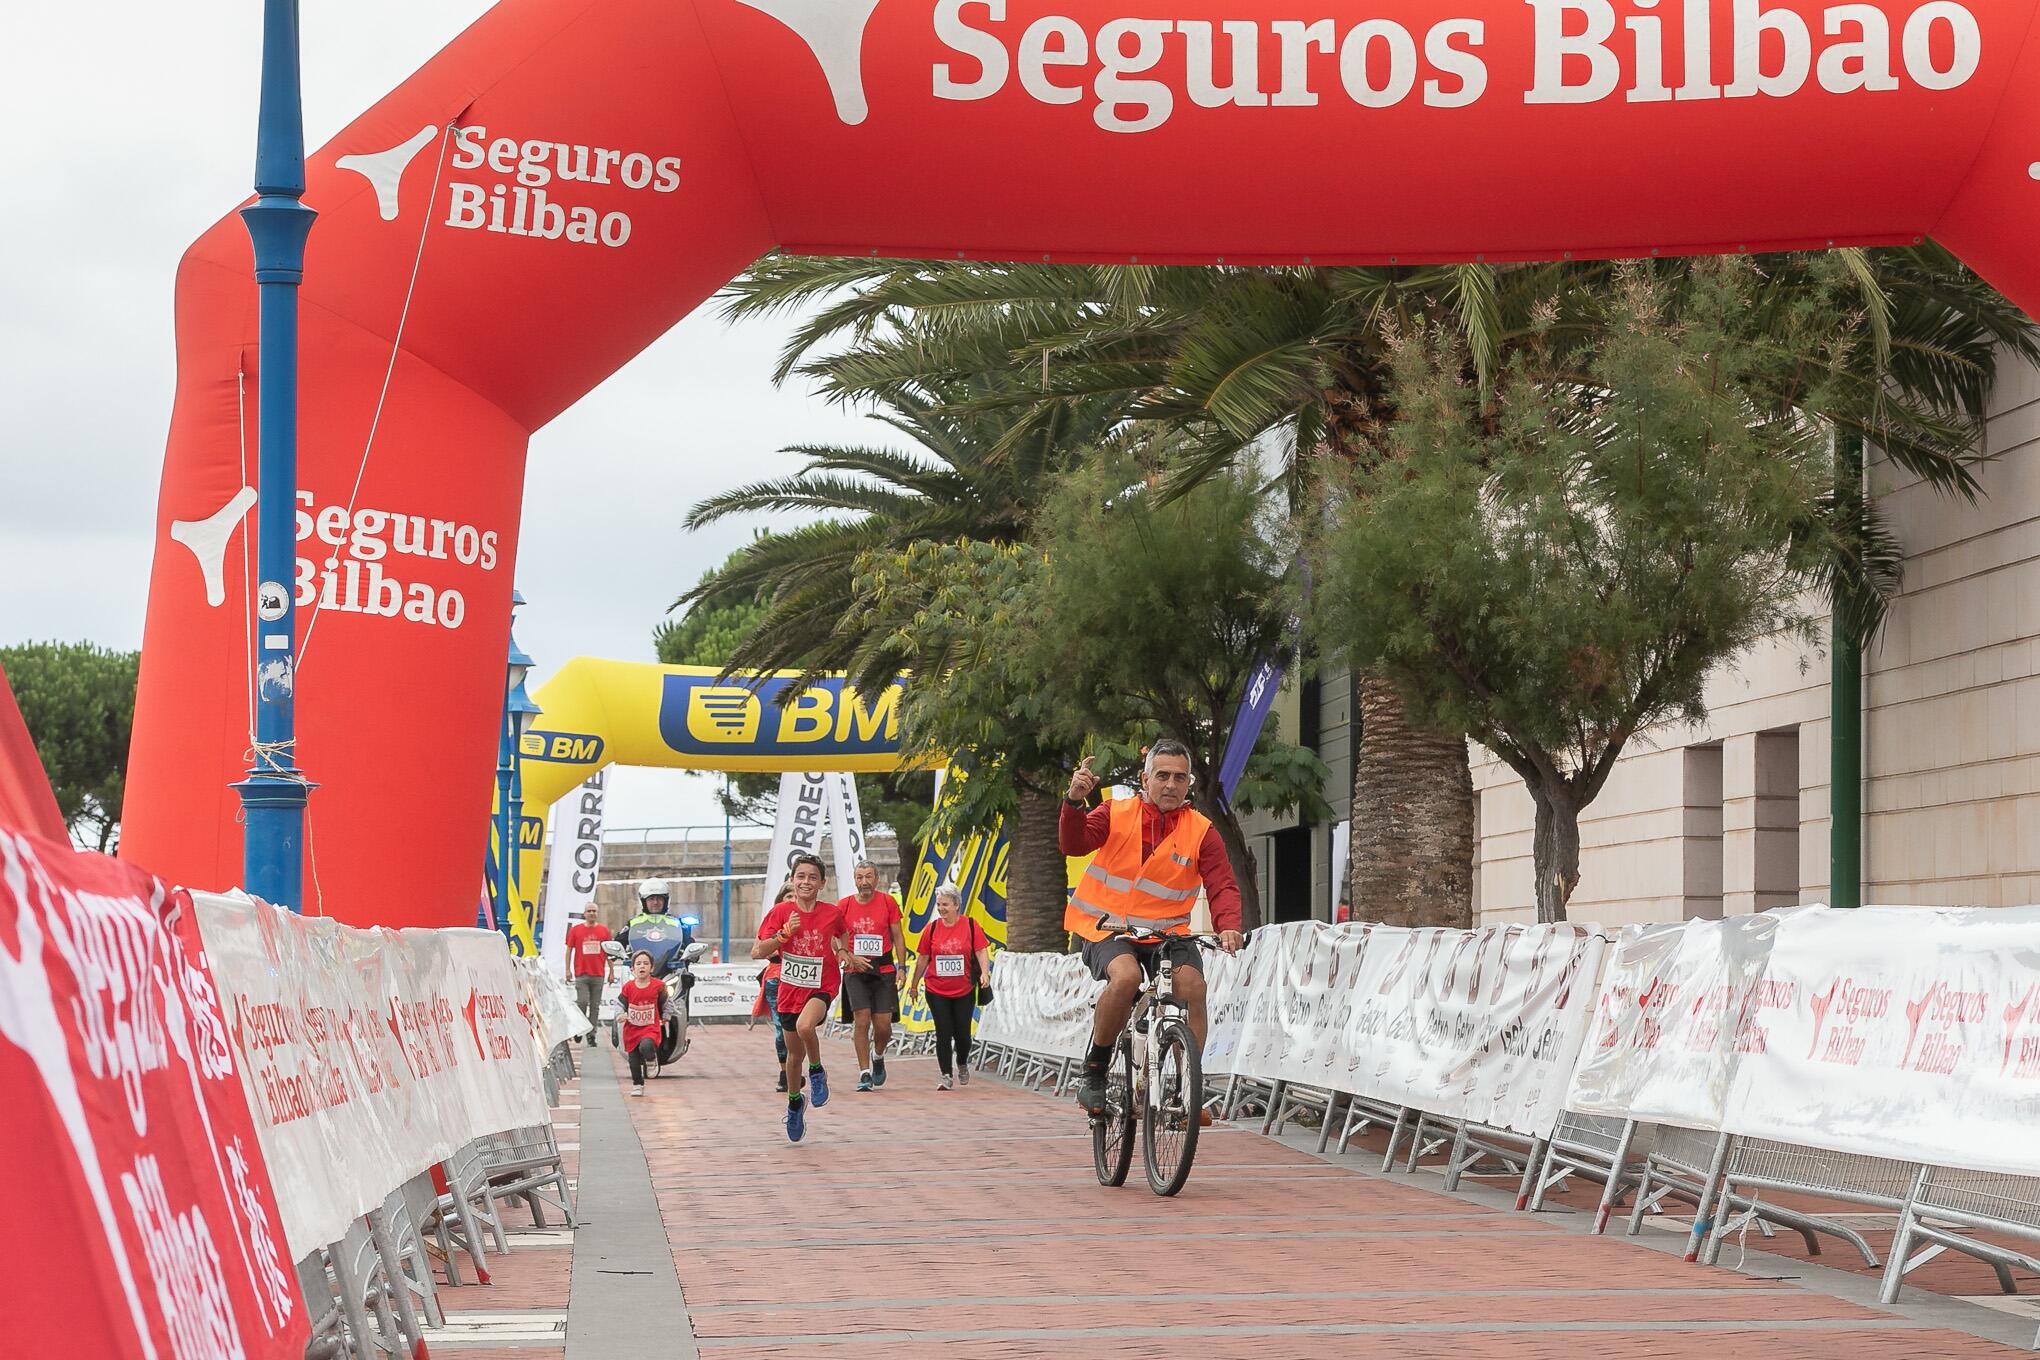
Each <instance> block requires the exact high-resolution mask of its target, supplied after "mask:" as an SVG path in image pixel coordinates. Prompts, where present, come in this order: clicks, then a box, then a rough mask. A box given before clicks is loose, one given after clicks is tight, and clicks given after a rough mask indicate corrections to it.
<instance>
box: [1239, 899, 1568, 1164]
mask: <svg viewBox="0 0 2040 1360" xmlns="http://www.w3.org/2000/svg"><path fill="white" fill-rule="evenodd" d="M1264 940H1265V941H1266V943H1264ZM1605 944H1606V940H1605V939H1604V937H1602V936H1600V935H1598V934H1596V933H1594V932H1592V931H1589V930H1587V929H1585V928H1583V927H1580V926H1575V925H1549V926H1534V925H1533V926H1489V927H1486V928H1484V929H1481V930H1444V929H1435V928H1425V929H1416V930H1409V929H1402V928H1399V927H1392V926H1328V925H1325V924H1323V923H1320V922H1293V923H1289V924H1286V925H1282V926H1278V927H1274V928H1273V929H1272V930H1268V929H1264V930H1262V931H1260V932H1257V934H1256V958H1255V959H1254V961H1253V963H1252V965H1251V966H1250V974H1249V992H1250V997H1249V1001H1248V1004H1247V1009H1246V1016H1247V1019H1246V1025H1245V1033H1244V1035H1243V1037H1242V1041H1241V1046H1240V1051H1239V1056H1238V1058H1237V1059H1236V1060H1235V1065H1234V1068H1233V1070H1234V1071H1236V1072H1238V1073H1239V1074H1240V1075H1243V1076H1250V1077H1256V1078H1259V1079H1262V1080H1279V1081H1290V1082H1297V1083H1299V1084H1303V1085H1309V1086H1318V1087H1330V1088H1333V1089H1336V1090H1341V1091H1346V1092H1348V1093H1351V1094H1353V1095H1357V1096H1361V1097H1363V1098H1366V1099H1371V1100H1378V1101H1382V1102H1384V1103H1387V1104H1391V1105H1396V1106H1411V1107H1415V1108H1417V1109H1422V1110H1426V1111H1429V1112H1431V1113H1434V1114H1439V1115H1443V1116H1446V1117H1448V1118H1452V1119H1468V1120H1472V1121H1474V1122H1476V1123H1480V1124H1487V1125H1492V1126H1494V1127H1498V1128H1506V1129H1513V1130H1515V1131H1517V1132H1519V1133H1526V1134H1543V1133H1548V1132H1550V1130H1551V1128H1552V1126H1553V1125H1554V1124H1555V1123H1556V1122H1557V1120H1558V1113H1559V1110H1560V1108H1561V1106H1562V1104H1563V1102H1564V1098H1565V1093H1566V1079H1567V1077H1568V1076H1569V1075H1570V1074H1571V1072H1572V1066H1573V1062H1574V1059H1575V1058H1576V1057H1577V1056H1578V1054H1579V1050H1580V1045H1581V1044H1582V1043H1583V1042H1584V1041H1585V1038H1586V1033H1587V1021H1588V1016H1589V1012H1590V1009H1591V1005H1592V999H1593V995H1594V984H1595V982H1596V979H1597V978H1598V976H1599V971H1600V965H1601V958H1602V953H1603V950H1604V947H1605Z"/></svg>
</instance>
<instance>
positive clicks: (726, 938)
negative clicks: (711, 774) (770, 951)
mask: <svg viewBox="0 0 2040 1360" xmlns="http://www.w3.org/2000/svg"><path fill="white" fill-rule="evenodd" d="M766 891H767V892H770V891H771V889H770V888H767V889H766ZM720 957H721V958H722V961H723V962H724V963H728V962H729V961H730V777H729V775H728V773H724V775H723V777H722V954H721V956H720Z"/></svg>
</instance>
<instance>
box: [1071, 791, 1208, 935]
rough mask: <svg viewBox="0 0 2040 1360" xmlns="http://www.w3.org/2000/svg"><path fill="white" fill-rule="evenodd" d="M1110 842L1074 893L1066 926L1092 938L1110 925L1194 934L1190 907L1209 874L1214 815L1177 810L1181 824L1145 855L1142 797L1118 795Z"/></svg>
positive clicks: (1100, 850)
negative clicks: (1205, 851) (1207, 850)
mask: <svg viewBox="0 0 2040 1360" xmlns="http://www.w3.org/2000/svg"><path fill="white" fill-rule="evenodd" d="M1111 808H1112V824H1111V828H1110V829H1109V830H1108V831H1107V832H1106V833H1105V844H1103V845H1101V846H1099V847H1098V853H1097V854H1095V855H1093V856H1092V857H1091V863H1090V864H1089V865H1088V866H1086V868H1085V869H1084V876H1083V877H1082V878H1080V879H1078V880H1077V886H1076V887H1075V889H1073V890H1072V891H1071V893H1070V905H1069V909H1068V910H1067V911H1065V912H1064V913H1063V929H1065V930H1069V931H1074V932H1075V933H1076V934H1078V935H1081V936H1083V937H1084V938H1085V939H1087V940H1102V939H1104V938H1105V936H1106V934H1107V933H1108V932H1107V930H1106V928H1105V927H1106V924H1107V923H1110V924H1111V925H1114V926H1119V925H1125V926H1130V927H1133V928H1136V929H1145V930H1159V931H1163V932H1165V933H1167V934H1171V935H1184V934H1188V933H1189V930H1190V908H1191V907H1193V906H1195V905H1196V903H1197V893H1198V890H1199V889H1200V888H1202V887H1203V882H1204V880H1203V878H1202V876H1201V875H1199V874H1198V872H1197V852H1198V850H1199V849H1201V848H1202V847H1203V845H1204V833H1205V832H1207V831H1209V830H1210V829H1211V819H1210V818H1209V817H1206V816H1205V815H1204V814H1203V813H1201V812H1199V811H1197V810H1196V809H1195V808H1191V807H1185V808H1184V809H1183V810H1182V811H1181V812H1179V813H1178V814H1176V827H1175V830H1173V831H1171V832H1170V833H1169V834H1168V835H1166V836H1164V837H1162V841H1161V844H1159V845H1157V846H1156V847H1155V852H1154V853H1153V854H1152V855H1148V856H1146V857H1145V858H1143V857H1142V855H1141V846H1140V841H1141V800H1140V799H1139V798H1117V799H1114V800H1113V802H1112V804H1111Z"/></svg>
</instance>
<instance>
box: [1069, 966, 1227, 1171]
mask: <svg viewBox="0 0 2040 1360" xmlns="http://www.w3.org/2000/svg"><path fill="white" fill-rule="evenodd" d="M1113 938H1116V939H1124V940H1127V941H1129V942H1130V943H1132V944H1133V945H1135V946H1137V948H1136V949H1135V957H1137V958H1138V959H1139V960H1140V968H1141V988H1140V993H1139V994H1138V995H1137V996H1136V997H1135V998H1134V1002H1133V1013H1132V1014H1131V1015H1130V1016H1128V1017H1127V1021H1126V1028H1125V1029H1124V1030H1122V1031H1120V1034H1119V1038H1118V1039H1117V1040H1116V1041H1115V1042H1114V1043H1113V1046H1112V1058H1111V1061H1110V1064H1109V1065H1108V1066H1107V1068H1106V1077H1105V1108H1104V1110H1102V1111H1101V1112H1099V1113H1098V1114H1094V1115H1092V1116H1091V1156H1092V1161H1093V1163H1094V1164H1095V1166H1096V1168H1097V1172H1098V1183H1099V1184H1100V1185H1110V1186H1117V1185H1124V1184H1125V1183H1126V1175H1127V1172H1128V1171H1130V1170H1132V1168H1133V1134H1134V1124H1135V1121H1136V1120H1138V1121H1139V1124H1140V1135H1141V1154H1142V1160H1143V1161H1144V1162H1145V1163H1146V1166H1147V1178H1148V1189H1150V1190H1152V1191H1154V1192H1155V1193H1156V1194H1157V1195H1173V1194H1175V1193H1176V1192H1177V1191H1178V1190H1181V1189H1182V1188H1183V1184H1184V1182H1185V1181H1187V1180H1189V1179H1190V1163H1191V1162H1192V1160H1193V1159H1195V1157H1196V1156H1197V1131H1198V1128H1199V1127H1200V1125H1201V1124H1202V1122H1203V1118H1202V1116H1203V1109H1204V1055H1203V1054H1202V1053H1201V1052H1200V1051H1199V1047H1198V1043H1197V1040H1196V1038H1195V1037H1194V1036H1193V1035H1192V1034H1191V1033H1190V1022H1189V1019H1188V1016H1187V1014H1186V1012H1185V1011H1184V1009H1183V1007H1182V1006H1181V1005H1180V1004H1179V1003H1178V1002H1177V1001H1176V999H1175V997H1174V995H1173V993H1172V991H1171V986H1170V975H1171V974H1172V973H1173V972H1174V971H1175V966H1174V965H1173V964H1172V963H1170V961H1169V959H1168V956H1167V955H1166V953H1164V952H1163V950H1162V947H1161V946H1162V942H1163V941H1164V940H1169V939H1190V940H1195V941H1196V942H1197V943H1198V944H1199V945H1201V946H1203V947H1204V948H1206V949H1216V948H1218V937H1217V936H1215V935H1187V936H1183V935H1175V936H1171V935H1157V934H1154V933H1152V932H1149V931H1135V930H1120V931H1114V932H1113Z"/></svg>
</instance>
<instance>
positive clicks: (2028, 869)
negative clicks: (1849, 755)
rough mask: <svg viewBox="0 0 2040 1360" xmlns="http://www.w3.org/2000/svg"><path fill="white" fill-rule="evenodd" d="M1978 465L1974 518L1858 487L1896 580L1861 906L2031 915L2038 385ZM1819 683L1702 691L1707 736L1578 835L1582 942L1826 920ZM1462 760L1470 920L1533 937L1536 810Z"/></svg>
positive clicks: (2039, 815)
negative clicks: (1469, 821) (1767, 912)
mask: <svg viewBox="0 0 2040 1360" xmlns="http://www.w3.org/2000/svg"><path fill="white" fill-rule="evenodd" d="M1985 449H1986V452H1987V453H1988V454H1989V455H1990V461H1988V462H1986V463H1985V464H1983V465H1982V467H1981V468H1980V469H1979V480H1980V481H1981V483H1982V487H1983V496H1982V498H1981V499H1979V500H1978V501H1976V502H1974V503H1970V502H1965V501H1963V500H1961V499H1960V498H1958V497H1950V496H1947V495H1944V494H1941V493H1938V492H1936V491H1934V490H1933V489H1932V488H1930V487H1927V486H1924V485H1922V484H1919V483H1918V482H1916V481H1915V480H1914V479H1912V478H1910V477H1908V476H1906V475H1905V474H1904V473H1902V472H1900V471H1899V470H1898V469H1896V468H1894V467H1892V466H1891V465H1890V464H1888V463H1884V462H1881V461H1879V462H1873V464H1872V466H1871V470H1870V480H1871V487H1872V490H1873V493H1874V494H1875V495H1876V496H1877V499H1878V504H1879V506H1880V508H1881V509H1882V511H1883V513H1884V516H1885V518H1886V521H1887V522H1888V524H1889V526H1890V528H1891V530H1892V532H1893V533H1894V534H1895V535H1896V536H1897V538H1898V541H1899V542H1900V543H1901V544H1902V545H1903V547H1904V548H1905V551H1906V566H1905V580H1904V584H1903V587H1902V589H1901V591H1900V594H1899V596H1898V598H1897V599H1896V600H1895V601H1894V604H1893V607H1892V610H1891V614H1890V617H1889V619H1888V621H1887V623H1886V625H1885V628H1884V631H1883V633H1882V634H1881V635H1880V637H1879V638H1878V640H1877V642H1876V644H1875V645H1874V647H1873V648H1872V649H1871V651H1870V652H1869V653H1868V654H1867V655H1866V656H1865V658H1864V664H1863V674H1864V708H1865V720H1864V772H1865V788H1864V797H1863V805H1864V812H1865V826H1864V833H1863V837H1864V856H1865V862H1864V873H1863V898H1864V901H1866V902H1878V903H1916V904H1925V905H1940V904H1960V905H1977V906H2011V905H2021V904H2027V903H2032V902H2036V901H2040V372H2035V371H2034V370H2032V369H2028V368H2026V367H2024V366H2015V367H2013V368H2011V369H2010V370H2009V371H2008V372H2006V373H2005V374H2004V375H2003V377H2002V378H2001V380H2000V382H1999V385H1998V390H1997V393H1996V395H1995V399H1994V401H1993V403H1992V415H1991V419H1990V422H1989V427H1988V430H1987V433H1986V436H1985ZM1822 632H1823V634H1824V633H1825V626H1824V624H1823V627H1822ZM1827 664H1828V663H1827V657H1826V652H1825V645H1824V642H1823V644H1822V645H1821V646H1820V647H1807V646H1805V645H1803V644H1800V643H1798V642H1796V641H1773V642H1769V643H1766V644H1764V645H1762V646H1759V647H1757V648H1754V649H1752V651H1751V652H1750V653H1749V654H1748V655H1746V656H1743V657H1741V658H1739V659H1738V660H1737V661H1736V662H1735V663H1734V664H1733V665H1731V666H1727V667H1724V668H1723V669H1722V671H1721V672H1720V673H1719V674H1717V675H1716V676H1715V677H1714V678H1713V680H1712V681H1711V682H1710V684H1709V686H1708V705H1709V708H1710V715H1709V718H1708V721H1707V722H1706V723H1705V724H1704V725H1703V726H1702V727H1701V728H1700V729H1699V730H1697V731H1695V730H1688V729H1685V728H1679V729H1671V730H1656V731H1652V732H1649V733H1646V734H1644V736H1643V737H1642V738H1640V739H1639V740H1638V741H1637V742H1636V743H1634V744H1633V745H1632V747H1631V749H1630V751H1629V753H1628V754H1627V755H1626V756H1625V757H1624V758H1623V760H1622V761H1621V763H1620V765H1619V766H1618V767H1617V769H1616V771H1615V773H1614V775H1613V776H1612V777H1611V778H1610V779H1609V781H1608V786H1607V788H1606V790H1605V791H1604V792H1603V793H1602V795H1601V797H1600V799H1599V800H1597V801H1596V803H1595V804H1594V806H1593V807H1591V808H1589V809H1588V811H1587V815H1586V817H1585V818H1584V819H1583V820H1582V824H1581V841H1582V847H1583V852H1582V857H1581V876H1580V887H1579V890H1578V892H1577V893H1576V894H1575V895H1574V898H1573V902H1572V908H1571V912H1572V916H1573V918H1574V919H1575V920H1580V921H1601V922H1604V923H1607V924H1610V925H1620V924H1623V923H1626V922H1630V921H1652V920H1678V919H1681V918H1685V917H1695V916H1711V915H1715V914H1719V913H1727V914H1735V913H1738V912H1749V911H1756V910H1762V909H1764V908H1766V907H1772V906H1777V905H1781V904H1784V903H1788V902H1795V901H1797V902H1819V901H1822V900H1824V899H1825V897H1826V893H1827V886H1828V859H1827V854H1828V849H1827V845H1828V773H1827V765H1828V718H1827V713H1828V686H1827ZM1473 758H1474V787H1475V789H1476V790H1477V791H1478V793H1479V796H1480V801H1481V810H1480V819H1481V837H1480V843H1479V848H1478V851H1477V854H1478V864H1477V870H1478V874H1477V877H1478V881H1479V888H1478V893H1479V898H1478V900H1479V904H1480V909H1481V914H1482V916H1483V918H1484V919H1487V920H1522V919H1527V918H1529V917H1530V916H1531V914H1532V910H1531V876H1530V827H1531V805H1530V799H1529V796H1528V795H1527V794H1526V793H1525V792H1524V791H1523V788H1522V784H1521V782H1520V781H1519V780H1517V778H1516V777H1515V775H1514V773H1513V772H1512V771H1510V770H1509V769H1508V768H1507V767H1506V766H1504V765H1502V764H1501V763H1500V762H1499V761H1496V760H1495V759H1494V758H1493V757H1492V756H1491V755H1489V754H1488V753H1487V752H1485V751H1483V750H1481V749H1480V748H1478V747H1476V748H1474V751H1473Z"/></svg>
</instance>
